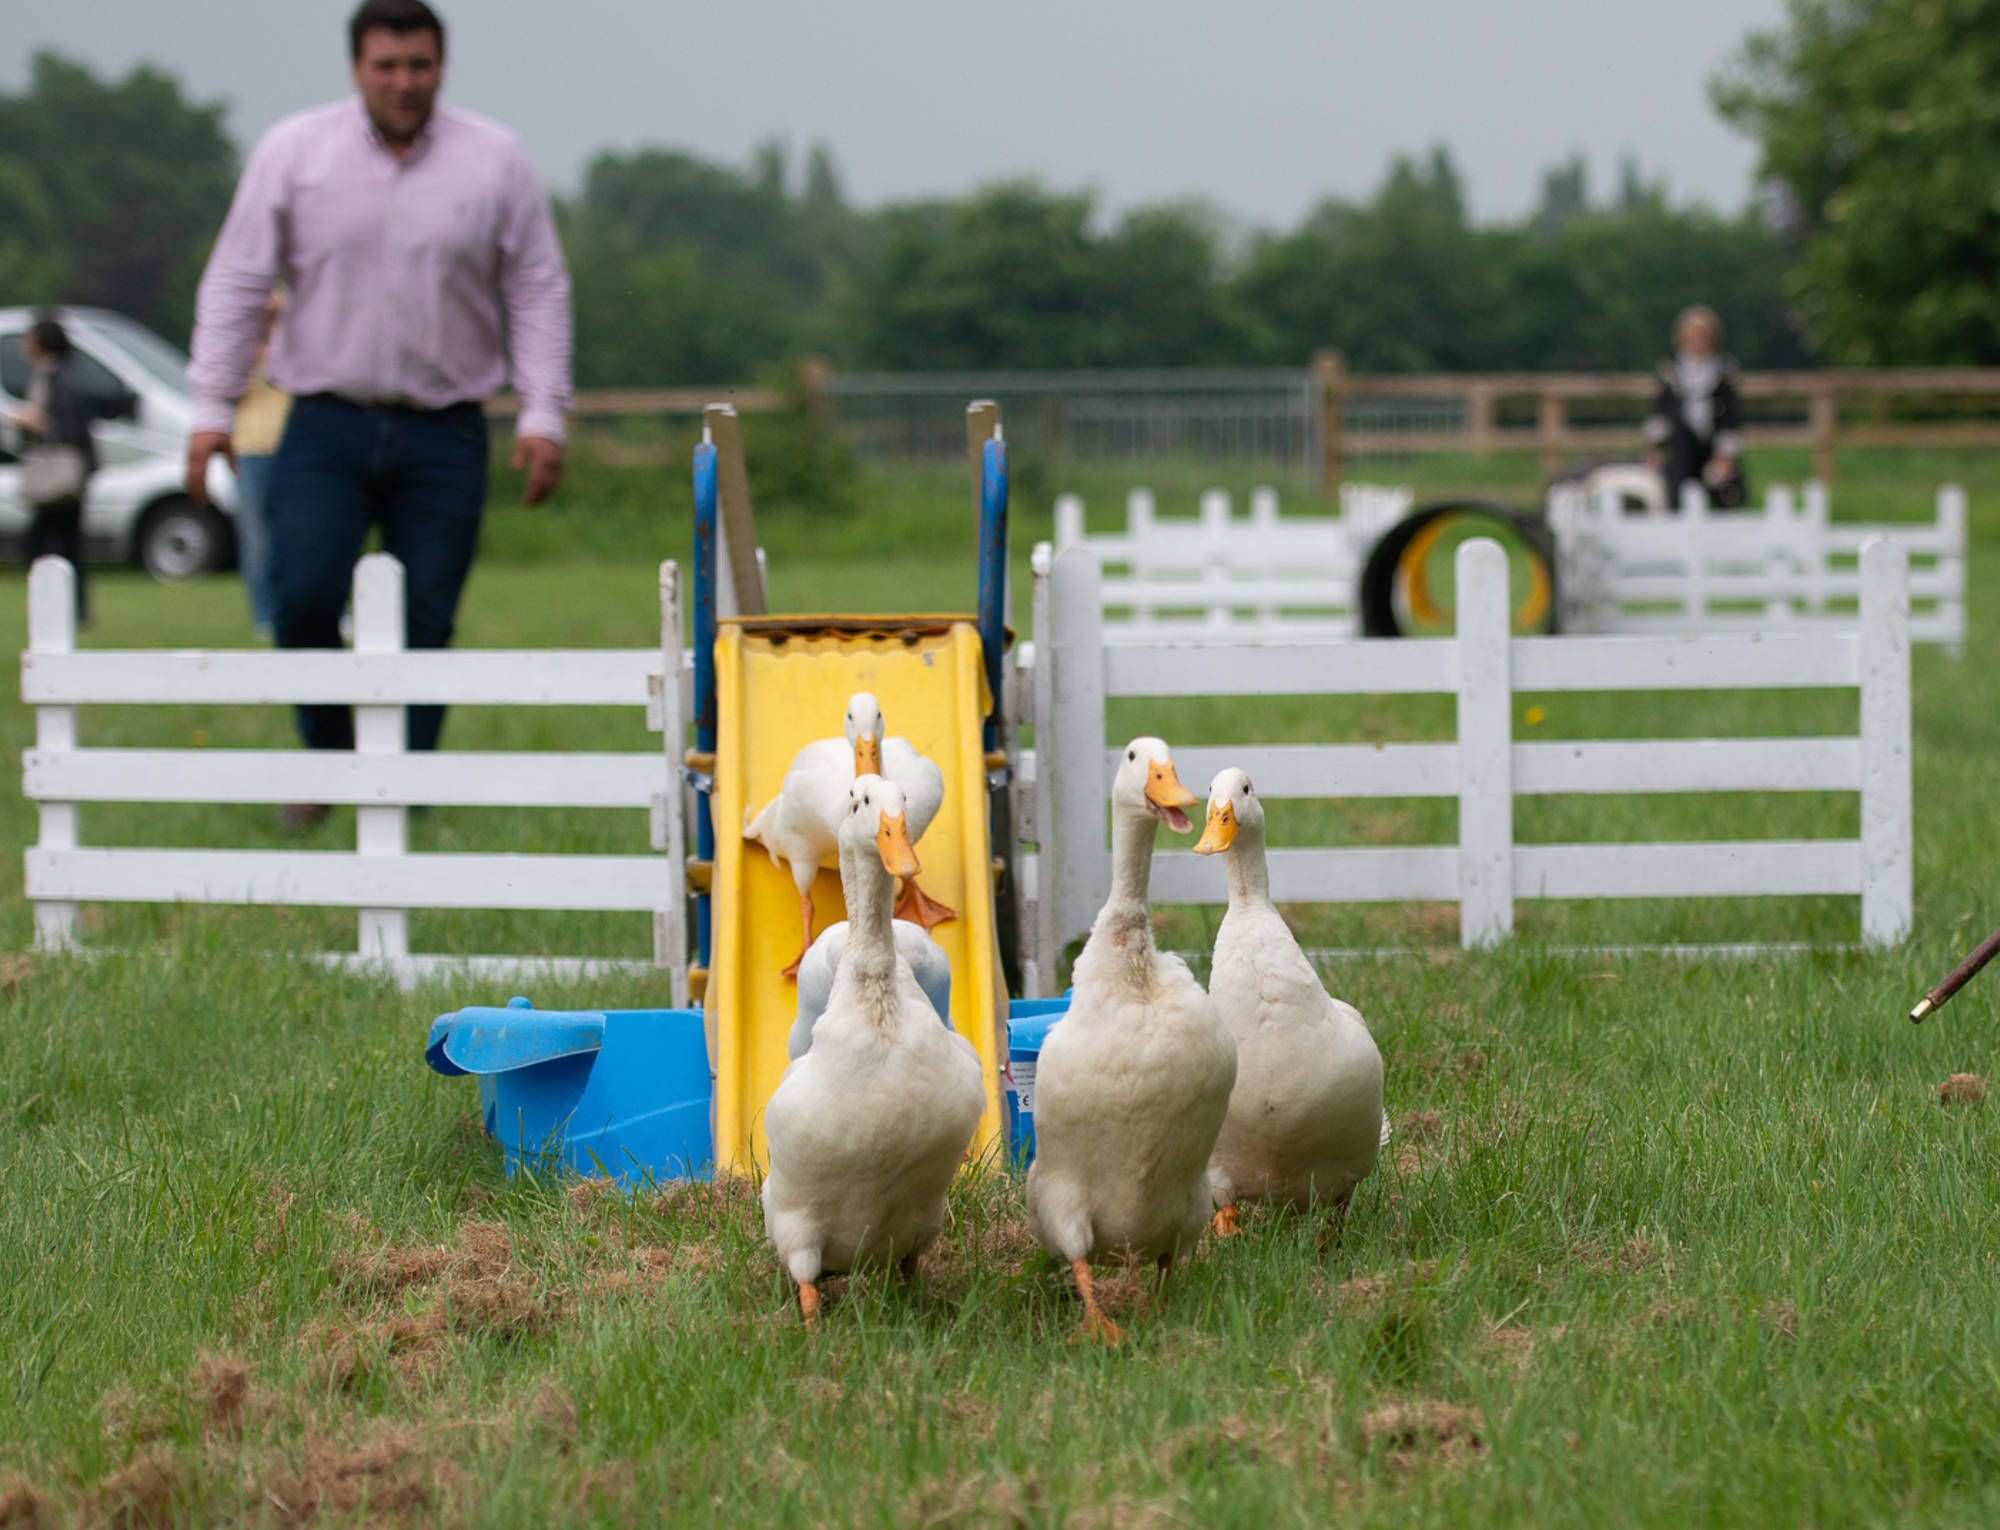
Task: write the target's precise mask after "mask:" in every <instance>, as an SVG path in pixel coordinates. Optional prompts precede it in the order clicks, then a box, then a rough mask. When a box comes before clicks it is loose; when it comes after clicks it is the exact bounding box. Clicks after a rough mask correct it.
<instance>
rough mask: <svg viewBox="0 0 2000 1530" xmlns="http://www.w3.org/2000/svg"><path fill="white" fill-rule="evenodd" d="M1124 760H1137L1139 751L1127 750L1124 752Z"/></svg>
mask: <svg viewBox="0 0 2000 1530" xmlns="http://www.w3.org/2000/svg"><path fill="white" fill-rule="evenodd" d="M1125 758H1126V759H1128V760H1136V759H1138V758H1139V751H1138V750H1136V749H1127V750H1126V751H1125Z"/></svg>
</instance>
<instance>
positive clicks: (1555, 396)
mask: <svg viewBox="0 0 2000 1530" xmlns="http://www.w3.org/2000/svg"><path fill="white" fill-rule="evenodd" d="M1568 424H1569V411H1568V409H1567V408H1566V407H1565V405H1564V402H1563V396H1562V395H1561V394H1560V393H1544V394H1543V395H1542V396H1541V397H1540V399H1538V400H1537V401H1536V404H1535V434H1536V436H1537V437H1538V438H1539V440H1540V442H1541V447H1542V476H1543V477H1544V478H1553V477H1555V476H1556V474H1558V473H1560V472H1561V471H1562V465H1563V442H1562V436H1563V431H1564V430H1565V429H1566V428H1567V427H1568Z"/></svg>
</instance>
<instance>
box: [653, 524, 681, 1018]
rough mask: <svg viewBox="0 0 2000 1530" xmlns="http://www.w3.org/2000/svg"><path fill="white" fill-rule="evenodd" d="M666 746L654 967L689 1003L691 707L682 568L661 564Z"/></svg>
mask: <svg viewBox="0 0 2000 1530" xmlns="http://www.w3.org/2000/svg"><path fill="white" fill-rule="evenodd" d="M659 721H660V734H661V740H660V749H661V752H662V753H663V754H664V755H665V756H666V759H665V764H666V774H665V777H664V779H663V780H662V782H661V789H660V790H659V791H658V792H656V793H655V794H654V796H653V848H654V849H655V850H657V851H659V852H660V853H661V854H663V855H665V857H666V860H667V877H666V890H665V891H664V892H663V893H662V894H661V900H660V907H659V908H657V909H656V910H654V912H653V965H654V966H655V967H664V968H666V969H667V985H668V987H669V989H670V990H671V992H672V996H673V1005H674V1008H676V1009H683V1008H685V1007H686V1006H687V1001H688V972H687V969H688V943H687V906H688V899H687V815H686V813H685V811H684V803H685V801H686V795H687V794H686V792H685V790H684V789H683V788H682V786H681V763H682V761H683V760H684V759H685V758H686V755H687V742H688V740H687V708H686V707H685V706H684V705H683V704H682V697H681V570H680V565H679V564H678V563H676V562H674V561H673V559H671V558H669V559H668V560H667V561H666V562H664V563H662V564H661V565H660V694H659Z"/></svg>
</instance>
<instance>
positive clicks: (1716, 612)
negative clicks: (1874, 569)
mask: <svg viewBox="0 0 2000 1530" xmlns="http://www.w3.org/2000/svg"><path fill="white" fill-rule="evenodd" d="M1828 512H1829V503H1828V496H1827V491H1826V486H1825V485H1824V484H1820V483H1808V484H1807V485H1806V486H1805V489H1804V491H1803V492H1802V493H1800V494H1796V495H1795V494H1793V492H1792V491H1791V490H1790V489H1789V488H1786V487H1784V486H1782V485H1780V486H1776V487H1773V488H1772V489H1771V490H1770V492H1769V494H1768V495H1767V496H1766V497H1765V500H1764V504H1763V506H1762V508H1760V509H1756V510H1725V511H1714V510H1711V509H1709V507H1708V500H1707V497H1706V496H1705V495H1703V494H1702V492H1701V491H1700V489H1699V488H1697V487H1696V486H1694V485H1692V484H1690V485H1689V486H1688V492H1687V494H1686V495H1685V497H1684V498H1683V500H1682V503H1681V509H1680V513H1679V514H1677V515H1662V514H1657V513H1654V514H1644V515H1633V514H1631V513H1629V512H1628V511H1627V510H1626V509H1625V507H1624V506H1623V505H1622V504H1621V502H1620V501H1619V499H1618V497H1617V496H1616V495H1611V494H1597V495H1591V494H1587V493H1584V492H1583V491H1582V490H1581V489H1579V488H1577V487H1576V486H1573V485H1559V486H1558V487H1557V488H1555V489H1554V490H1552V491H1551V492H1550V495H1549V511H1548V513H1549V524H1550V526H1551V527H1552V528H1553V529H1554V531H1555V534H1556V558H1557V575H1558V577H1557V587H1558V589H1559V590H1560V592H1561V598H1562V611H1563V620H1562V625H1563V630H1564V631H1565V632H1717V631H1748V630H1757V631H1782V630H1785V629H1787V628H1796V627H1811V626H1851V625H1853V622H1854V619H1855V616H1854V613H1855V608H1856V606H1857V605H1858V603H1859V601H1860V596H1861V583H1862V578H1861V568H1860V553H1861V548H1862V545H1863V544H1864V543H1866V542H1868V541H1869V540H1871V539H1872V538H1875V537H1887V538H1889V539H1891V540H1893V541H1895V542H1897V543H1899V544H1901V546H1902V547H1903V549H1904V551H1905V552H1906V553H1907V554H1909V556H1910V557H1911V559H1912V560H1921V561H1913V563H1912V567H1911V569H1910V601H1911V606H1912V609H1911V614H1910V637H1911V640H1912V641H1914V642H1919V643H1939V644H1943V645H1944V646H1945V647H1946V648H1947V649H1948V650H1949V651H1950V652H1952V653H1954V654H1956V653H1958V652H1959V651H1960V650H1961V649H1962V648H1963V646H1964V643H1965V540H1966V498H1965V490H1964V489H1963V488H1961V487H1959V486H1958V485H1957V484H1946V485H1945V486H1944V487H1943V488H1941V489H1939V490H1938V493H1937V512H1936V517H1935V519H1933V520H1932V521H1931V523H1930V524H1928V525H1916V524H1909V525H1876V526H1864V525H1857V524H1854V523H1851V522H1841V521H1835V520H1833V519H1832V518H1831V516H1830V515H1829V513H1828Z"/></svg>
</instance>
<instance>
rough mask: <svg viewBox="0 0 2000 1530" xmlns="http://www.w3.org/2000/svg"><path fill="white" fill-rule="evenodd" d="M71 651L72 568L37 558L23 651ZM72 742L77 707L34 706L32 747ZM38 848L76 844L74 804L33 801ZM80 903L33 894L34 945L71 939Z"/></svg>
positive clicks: (45, 750)
mask: <svg viewBox="0 0 2000 1530" xmlns="http://www.w3.org/2000/svg"><path fill="white" fill-rule="evenodd" d="M75 651H76V570H75V569H74V568H72V567H70V564H69V560H68V559H66V558H53V557H50V558H37V559H36V560H35V566H34V567H33V568H31V569H30V570H29V571H28V652H29V653H74V652H75ZM74 748H76V708H75V707H36V708H35V749H36V751H37V752H38V753H40V754H41V755H43V756H44V757H47V756H51V755H59V754H67V753H69V751H70V750H72V749H74ZM38 816H39V818H40V820H41V832H40V833H39V834H38V835H37V836H36V839H35V847H36V848H37V849H39V850H74V849H75V848H76V846H77V805H76V804H75V803H74V802H43V803H41V804H39V805H38ZM79 912H80V909H79V906H78V905H77V904H75V903H73V902H70V901H68V900H67V899H62V900H56V899H49V900H37V901H36V903H35V945H36V947H37V948H38V949H40V950H43V951H63V950H68V949H69V948H71V947H73V946H75V944H76V921H77V915H78V913H79Z"/></svg>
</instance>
